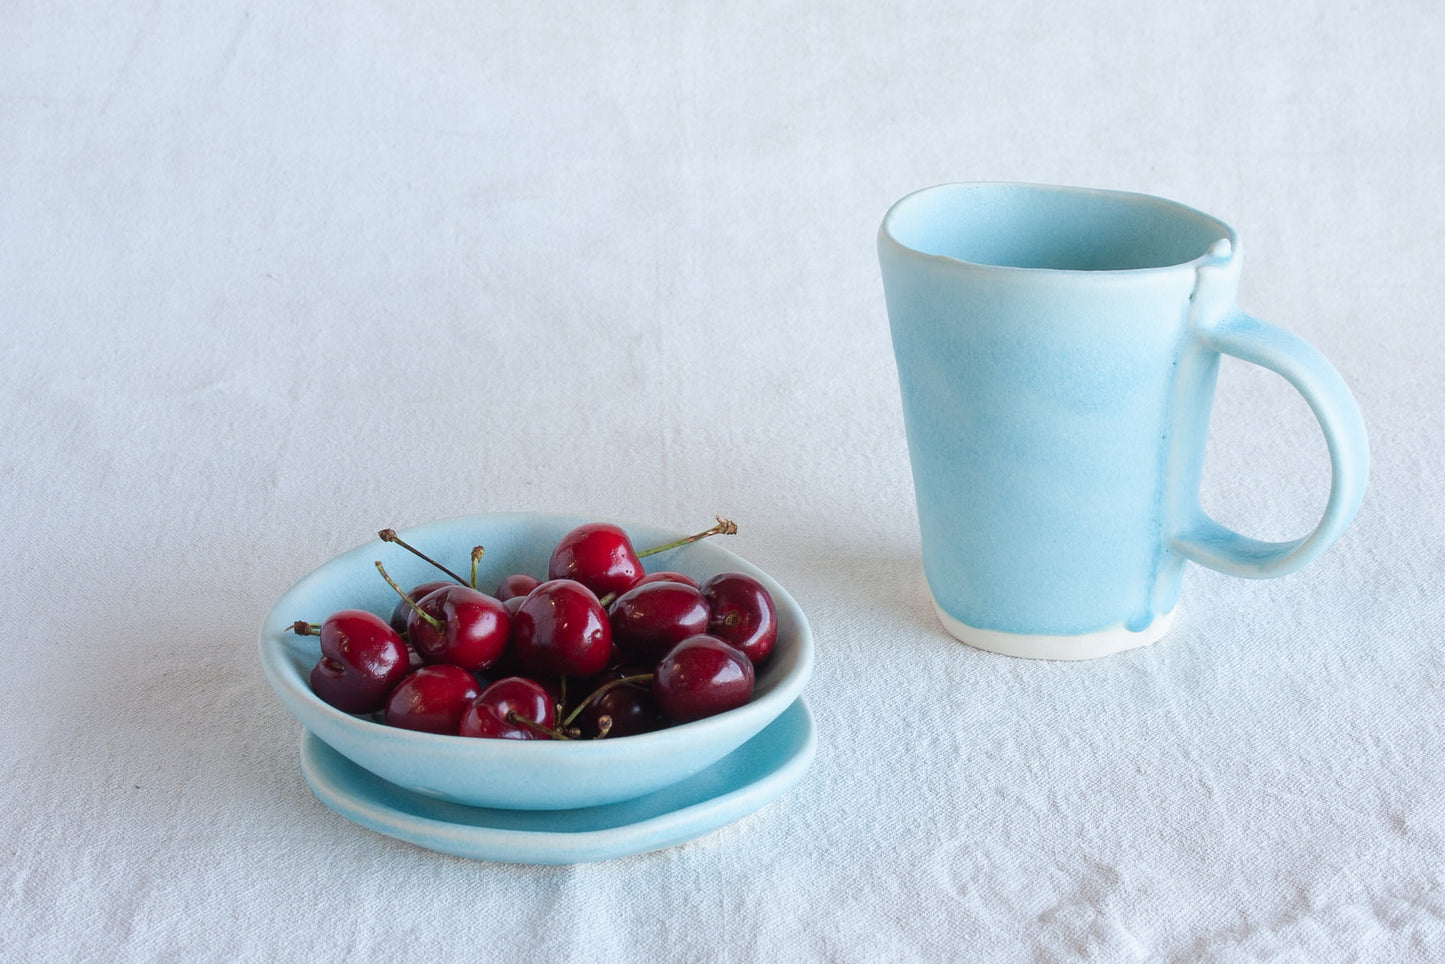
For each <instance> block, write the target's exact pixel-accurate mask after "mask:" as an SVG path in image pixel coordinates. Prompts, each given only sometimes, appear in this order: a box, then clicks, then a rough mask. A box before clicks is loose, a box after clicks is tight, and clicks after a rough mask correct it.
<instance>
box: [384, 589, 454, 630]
mask: <svg viewBox="0 0 1445 964" xmlns="http://www.w3.org/2000/svg"><path fill="white" fill-rule="evenodd" d="M455 585H456V583H454V582H451V581H450V580H446V579H439V580H437V581H435V582H424V583H422V584H421V585H420V586H417V587H416V588H415V589H413V590H411V592H409V593H408V594H407V595H409V596H411V598H412V601H413V602H416V601H418V600H420V599H421V598H422V597H424V596H426V595H427V594H428V593H433V592H436V591H437V590H438V589H445V588H446V587H447V586H455ZM410 617H411V607H410V606H408V605H407V603H406V600H405V599H398V600H397V601H396V605H395V606H392V607H391V620H390V622H391V628H392V629H394V630H396V631H397V632H399V633H404V632H406V621H407V619H409V618H410Z"/></svg>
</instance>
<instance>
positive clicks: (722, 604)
mask: <svg viewBox="0 0 1445 964" xmlns="http://www.w3.org/2000/svg"><path fill="white" fill-rule="evenodd" d="M702 595H703V598H705V599H706V600H707V602H708V607H709V608H710V609H711V610H712V617H711V618H710V619H709V620H708V623H707V632H708V633H710V634H711V635H713V636H716V637H718V638H719V639H721V640H723V641H724V642H726V643H729V644H730V645H732V646H735V647H737V648H738V649H740V650H742V651H743V652H744V653H746V654H747V657H748V659H750V660H752V662H753V664H754V665H757V664H758V663H761V662H762V661H763V660H765V659H767V658H768V654H769V653H771V652H772V651H773V646H774V645H775V644H776V643H777V641H778V611H777V608H776V607H775V606H774V605H773V597H772V596H771V595H769V593H768V590H767V589H766V588H764V586H763V584H762V583H761V582H759V581H758V580H756V579H754V578H753V577H752V576H749V575H747V574H746V573H742V572H723V573H719V574H718V575H716V576H713V577H712V578H711V579H709V580H707V581H706V582H704V583H703V584H702Z"/></svg>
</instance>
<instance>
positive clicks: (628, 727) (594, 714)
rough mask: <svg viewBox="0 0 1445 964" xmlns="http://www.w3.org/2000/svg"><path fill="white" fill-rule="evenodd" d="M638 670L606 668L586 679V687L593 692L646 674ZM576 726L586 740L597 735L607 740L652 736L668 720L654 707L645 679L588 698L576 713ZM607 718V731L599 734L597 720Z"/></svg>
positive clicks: (599, 728) (655, 705) (647, 670)
mask: <svg viewBox="0 0 1445 964" xmlns="http://www.w3.org/2000/svg"><path fill="white" fill-rule="evenodd" d="M650 671H651V670H650V669H644V668H641V667H609V668H608V669H607V670H606V671H605V672H604V673H602V674H601V675H600V676H597V677H595V678H593V679H591V680H588V682H587V687H588V689H589V691H590V692H593V693H595V692H596V691H597V690H599V689H601V688H602V687H603V686H605V685H606V684H608V683H611V682H614V681H616V680H621V679H627V678H628V677H637V676H642V675H645V674H647V673H649V672H650ZM576 716H577V725H578V727H579V729H581V731H582V735H583V737H585V738H588V739H593V738H596V737H598V736H599V735H605V736H607V737H617V736H632V735H634V734H637V733H651V732H652V731H653V730H660V729H662V728H663V727H665V726H667V720H666V718H664V717H663V715H662V712H661V711H660V710H659V709H658V708H657V700H656V698H654V697H653V695H652V687H651V685H650V684H649V683H648V682H647V681H646V680H639V681H638V682H635V683H630V684H623V685H617V686H612V687H610V688H608V689H607V690H606V691H605V692H603V693H602V695H601V696H595V697H593V696H589V697H588V698H587V701H586V704H585V705H584V706H583V708H582V712H581V713H579V714H576ZM604 716H605V717H607V718H608V719H609V721H610V722H609V726H608V729H607V732H606V733H605V734H603V733H602V732H601V724H600V721H601V720H602V718H603V717H604Z"/></svg>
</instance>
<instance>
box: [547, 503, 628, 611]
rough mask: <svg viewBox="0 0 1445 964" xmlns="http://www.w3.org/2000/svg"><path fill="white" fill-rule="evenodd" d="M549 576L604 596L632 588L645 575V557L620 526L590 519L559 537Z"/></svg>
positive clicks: (549, 567) (548, 564)
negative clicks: (634, 547) (643, 567)
mask: <svg viewBox="0 0 1445 964" xmlns="http://www.w3.org/2000/svg"><path fill="white" fill-rule="evenodd" d="M547 578H548V579H572V580H575V581H577V582H580V583H581V584H582V585H584V586H586V587H587V588H588V589H590V590H592V591H593V592H594V593H596V594H597V596H598V598H601V597H602V596H606V595H608V594H609V593H623V592H626V591H627V590H629V589H631V588H632V586H633V584H634V583H636V582H637V580H639V579H641V578H642V560H640V559H639V558H638V557H637V551H636V550H635V549H633V548H632V540H631V539H629V538H628V537H627V533H626V532H623V531H622V529H621V528H620V527H619V526H615V525H612V524H611V523H607V522H589V523H586V524H585V525H580V526H577V527H576V528H575V529H573V530H572V531H570V532H568V533H567V534H566V535H564V536H563V537H562V538H561V539H560V540H558V542H557V547H556V548H555V549H553V550H552V558H551V560H550V561H549V562H548V563H547Z"/></svg>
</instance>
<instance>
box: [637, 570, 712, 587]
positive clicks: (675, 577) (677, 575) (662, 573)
mask: <svg viewBox="0 0 1445 964" xmlns="http://www.w3.org/2000/svg"><path fill="white" fill-rule="evenodd" d="M649 582H680V583H683V584H685V585H688V586H692V587H693V588H694V589H696V588H697V580H696V579H694V578H692V577H691V576H689V575H687V574H686V573H681V572H672V571H670V570H667V569H659V570H658V571H657V572H649V573H648V574H647V575H645V576H643V577H642V578H641V579H639V580H637V582H636V584H635V585H634V586H633V587H632V588H634V589H636V588H637V587H638V586H641V585H643V584H644V583H649Z"/></svg>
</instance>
